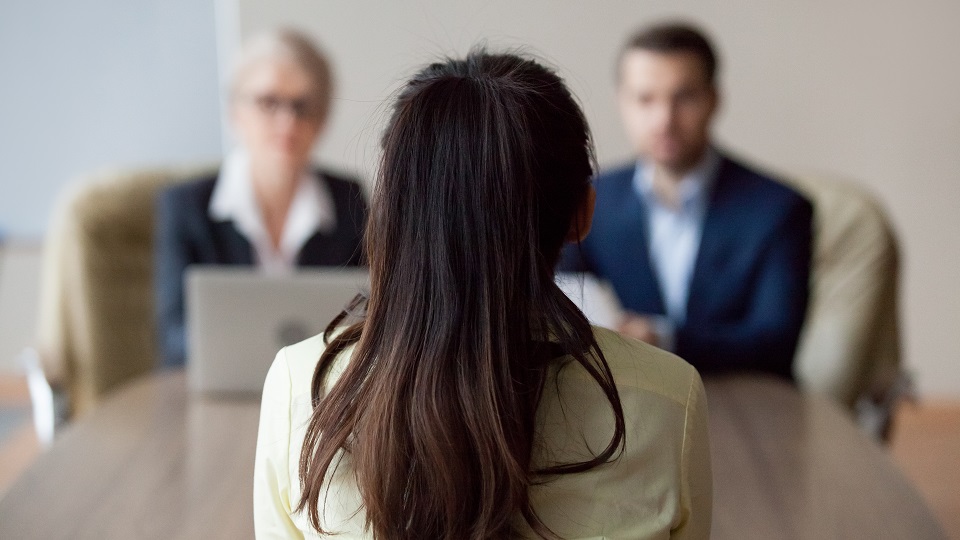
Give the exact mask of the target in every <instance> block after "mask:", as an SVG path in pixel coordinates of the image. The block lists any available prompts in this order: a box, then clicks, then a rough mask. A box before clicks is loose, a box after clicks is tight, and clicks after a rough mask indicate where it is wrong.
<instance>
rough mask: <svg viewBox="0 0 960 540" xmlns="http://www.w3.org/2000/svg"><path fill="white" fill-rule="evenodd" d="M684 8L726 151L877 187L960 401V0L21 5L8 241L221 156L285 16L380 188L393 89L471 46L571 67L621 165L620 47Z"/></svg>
mask: <svg viewBox="0 0 960 540" xmlns="http://www.w3.org/2000/svg"><path fill="white" fill-rule="evenodd" d="M673 16H682V17H686V18H688V19H691V20H693V21H695V22H698V23H700V24H701V25H702V26H703V27H705V28H706V29H707V30H708V31H709V32H711V33H712V35H713V37H714V40H715V42H716V45H717V47H718V48H719V50H720V54H721V56H722V66H721V83H722V87H723V91H724V95H723V107H722V111H721V115H720V118H719V122H718V125H717V136H718V139H719V140H720V141H721V142H722V144H724V145H725V146H726V147H727V148H729V149H731V150H733V151H735V152H737V153H739V154H741V155H742V156H744V157H746V158H747V159H749V160H751V161H753V162H754V163H756V164H758V165H760V166H762V167H766V168H767V169H770V170H772V171H775V172H780V173H784V174H815V175H825V176H831V177H840V178H847V179H850V180H853V181H856V182H857V183H859V184H861V185H863V186H865V187H867V188H868V189H869V190H870V191H873V192H874V193H875V194H876V195H877V197H878V198H879V200H880V201H881V203H882V204H883V205H884V206H885V208H886V209H887V211H888V213H889V215H890V217H891V219H892V222H893V225H894V227H895V229H896V231H897V233H898V235H899V239H900V243H901V250H902V255H903V263H902V264H903V276H904V278H903V287H902V297H903V315H904V317H903V319H904V320H903V328H904V345H905V358H906V362H907V364H908V365H909V367H910V368H911V369H912V371H913V373H914V376H915V378H916V381H917V385H918V390H919V392H920V394H921V395H923V396H930V397H933V396H937V397H944V398H957V399H960V367H958V366H960V362H958V356H960V332H957V328H960V286H958V285H957V284H956V280H955V275H956V270H955V269H956V268H957V266H958V265H960V240H958V238H957V235H956V231H957V230H960V212H958V211H957V209H960V152H958V151H957V148H960V100H958V99H957V96H958V95H960V70H958V69H957V68H956V55H957V53H958V52H960V34H957V33H956V32H954V31H953V26H954V25H955V23H956V21H958V20H960V4H958V3H957V2H953V1H951V0H918V1H914V2H906V1H905V0H899V1H883V2H876V1H873V0H851V1H848V2H842V3H840V4H838V3H835V2H826V1H820V0H813V1H805V2H792V1H791V2H765V1H761V0H727V1H724V2H719V1H704V0H695V1H676V0H669V1H639V2H638V1H631V2H626V1H605V2H602V3H599V4H589V5H588V4H586V3H583V2H576V1H572V0H570V1H549V2H548V1H528V2H522V3H516V2H508V1H506V0H494V1H480V0H475V1H466V2H456V3H451V2H441V1H425V0H418V1H411V2H404V3H402V4H393V3H382V2H374V1H371V0H361V1H346V0H327V1H324V2H313V1H308V0H303V1H294V0H280V1H266V0H218V1H214V2H197V1H192V0H191V1H187V0H167V1H163V2H160V1H142V2H136V3H130V2H122V1H119V0H88V1H87V2H83V3H82V4H76V3H70V2H55V1H50V0H40V1H26V0H6V1H5V2H3V3H2V4H0V68H2V73H3V74H4V75H3V84H2V85H0V186H2V191H0V231H2V234H3V235H4V237H5V238H6V243H7V244H8V245H9V244H17V243H21V244H22V243H25V242H26V243H37V242H40V241H41V239H42V238H43V234H44V232H45V231H46V229H47V226H48V223H49V221H50V218H51V213H52V210H53V208H54V205H55V201H56V200H57V197H58V195H59V194H60V193H61V192H62V190H63V189H64V187H65V186H67V185H68V184H70V183H71V182H72V181H74V179H76V178H77V177H79V176H81V175H83V174H87V173H90V172H93V171H96V170H100V169H103V168H114V167H120V166H143V165H169V164H194V163H212V162H216V161H217V160H218V159H219V158H220V156H221V155H222V153H223V151H224V149H226V148H229V146H230V135H229V126H228V125H227V122H226V118H225V117H224V116H223V115H222V114H221V111H222V99H221V98H222V95H223V93H222V92H221V87H222V81H223V80H224V77H225V76H226V73H227V70H228V69H229V63H230V59H231V58H232V55H233V52H234V51H235V50H236V48H237V47H238V45H239V43H240V40H241V39H242V38H243V37H245V36H248V35H250V34H252V33H255V32H257V31H258V30H262V29H265V28H269V27H273V26H276V25H279V24H286V25H293V26H296V27H298V28H301V29H304V30H306V31H308V32H309V33H310V34H311V35H313V36H315V37H316V38H317V40H318V41H319V42H320V43H321V44H322V45H323V47H324V48H325V49H326V51H327V52H328V54H329V55H330V57H331V58H332V59H333V62H334V64H335V65H334V67H335V69H336V77H337V95H336V98H335V99H336V101H335V104H334V107H333V118H332V120H331V123H330V126H329V128H328V130H327V132H326V135H325V136H324V138H323V139H322V140H321V144H320V145H319V146H318V149H317V154H318V158H319V159H321V160H322V161H323V162H325V163H328V164H331V165H334V166H338V167H342V168H344V169H346V170H356V171H358V172H360V174H361V178H362V179H364V180H366V181H368V182H369V181H370V179H371V178H372V173H373V170H374V166H375V160H376V147H375V141H376V138H377V134H378V132H379V127H380V125H381V122H382V120H383V112H384V100H385V99H386V98H387V97H388V96H389V94H390V92H391V91H392V90H393V89H394V88H395V87H396V86H397V84H398V82H399V81H401V80H402V79H403V78H404V77H405V76H406V75H408V74H410V73H411V72H412V70H413V69H414V68H415V67H416V66H418V65H419V64H421V63H423V62H425V61H427V60H428V59H430V58H434V57H437V56H441V55H446V54H456V53H462V52H464V51H466V50H467V49H469V48H470V46H471V45H473V44H476V43H487V44H488V45H489V46H490V47H492V48H497V47H511V46H522V47H524V48H525V49H526V50H527V51H529V52H531V53H533V54H536V55H538V56H539V57H541V58H543V59H545V60H546V61H548V62H550V63H553V64H555V65H556V66H557V67H559V69H560V71H561V72H562V74H563V75H564V76H565V77H566V78H567V79H568V81H569V83H570V84H571V86H572V87H573V88H574V90H575V91H576V93H577V95H578V96H579V97H580V99H581V100H582V102H583V105H584V107H585V109H586V112H587V115H588V117H589V120H590V123H591V126H592V128H593V130H594V135H595V138H596V144H597V150H598V154H599V157H600V161H601V165H610V164H613V163H616V162H618V161H620V160H623V159H627V158H629V156H630V151H629V149H628V147H627V143H626V140H625V138H624V136H623V135H622V131H621V128H620V123H619V119H618V117H617V112H616V108H615V103H614V99H613V97H614V83H613V66H614V58H615V55H616V52H617V50H618V48H619V47H620V45H621V43H622V41H623V40H624V38H625V36H626V35H627V34H628V33H629V32H630V31H631V30H633V29H634V28H636V27H638V26H639V25H641V24H643V23H645V22H650V21H653V20H657V19H660V18H664V17H673ZM27 285H29V284H27ZM15 289H18V291H19V290H21V289H22V288H21V287H16V288H15ZM20 292H22V291H20ZM24 309H27V308H24ZM18 333H19V332H18ZM19 337H20V338H27V337H29V332H28V333H27V335H23V334H21V335H20V336H19ZM17 348H18V347H17V346H13V350H17ZM9 350H10V349H9V348H5V349H3V351H4V354H3V355H2V356H0V361H3V362H6V361H8V359H9V358H10V355H9V354H6V353H7V351H9Z"/></svg>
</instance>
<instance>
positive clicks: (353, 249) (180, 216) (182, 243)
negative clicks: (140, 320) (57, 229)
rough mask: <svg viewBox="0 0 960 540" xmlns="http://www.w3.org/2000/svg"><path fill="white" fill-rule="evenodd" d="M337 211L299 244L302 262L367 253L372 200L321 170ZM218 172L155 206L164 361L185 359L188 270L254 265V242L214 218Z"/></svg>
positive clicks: (165, 195) (356, 258) (167, 194)
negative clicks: (329, 228) (329, 225)
mask: <svg viewBox="0 0 960 540" xmlns="http://www.w3.org/2000/svg"><path fill="white" fill-rule="evenodd" d="M316 175H317V177H318V178H317V181H320V178H319V176H321V175H322V176H323V179H324V180H325V181H326V184H327V187H328V189H329V191H330V195H331V196H332V198H333V203H334V207H335V208H336V212H337V229H336V230H335V231H334V232H333V233H331V234H323V233H319V232H318V233H316V234H314V235H313V236H312V237H310V239H309V240H307V243H306V244H304V246H303V248H302V249H301V250H300V254H299V256H298V258H297V265H298V266H358V265H360V264H361V261H362V258H363V248H362V243H363V229H364V226H365V225H366V220H367V204H366V201H365V199H364V197H363V191H362V190H361V188H360V185H359V184H357V182H356V181H354V180H352V179H348V178H345V177H341V176H336V175H334V174H331V173H329V172H326V171H323V172H320V171H317V172H316ZM216 179H217V177H216V176H215V175H214V176H210V177H206V178H200V179H197V180H195V181H192V182H187V183H185V184H181V185H178V186H174V187H172V188H169V189H166V190H164V191H162V192H161V193H160V195H159V196H158V199H157V206H156V226H155V239H154V246H155V264H154V270H155V274H154V279H155V286H154V290H155V292H156V309H157V324H158V331H159V337H160V353H161V357H162V361H163V364H164V365H168V366H177V365H183V364H184V361H185V360H186V338H185V333H184V297H183V295H184V290H183V275H184V271H185V270H186V269H187V266H189V265H191V264H222V265H252V264H253V263H254V258H253V247H252V246H251V245H250V242H248V241H247V239H246V238H244V236H243V235H242V234H240V232H239V231H237V229H236V228H235V227H234V225H233V222H231V221H213V220H211V219H210V215H209V207H210V198H211V196H212V195H213V188H214V185H215V183H216Z"/></svg>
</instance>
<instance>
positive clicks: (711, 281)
mask: <svg viewBox="0 0 960 540" xmlns="http://www.w3.org/2000/svg"><path fill="white" fill-rule="evenodd" d="M732 172H733V171H732V169H731V166H730V162H729V161H728V160H727V159H724V160H723V162H722V163H721V165H720V170H719V171H718V172H717V178H716V182H715V184H714V187H713V193H712V194H711V196H710V204H709V206H708V207H707V214H706V216H705V217H704V221H703V231H702V233H701V236H700V247H699V249H698V250H697V259H696V263H695V264H694V267H693V275H692V276H691V278H690V291H689V295H688V297H687V319H688V320H689V319H690V318H691V316H693V317H694V318H696V316H697V314H698V313H699V311H700V310H701V307H702V306H704V305H710V302H711V300H710V298H709V297H708V295H709V294H710V293H711V291H716V290H717V289H718V288H722V284H719V285H720V287H718V283H717V276H718V275H720V274H721V272H719V270H720V269H722V268H723V267H724V266H725V264H726V262H727V261H726V259H727V258H728V257H729V255H730V253H731V248H733V247H735V245H736V242H737V238H736V234H737V232H736V231H737V230H736V228H735V227H731V226H730V224H731V223H736V222H737V220H738V213H739V212H740V211H741V210H742V209H740V208H739V207H738V202H737V197H736V178H734V177H733V175H732Z"/></svg>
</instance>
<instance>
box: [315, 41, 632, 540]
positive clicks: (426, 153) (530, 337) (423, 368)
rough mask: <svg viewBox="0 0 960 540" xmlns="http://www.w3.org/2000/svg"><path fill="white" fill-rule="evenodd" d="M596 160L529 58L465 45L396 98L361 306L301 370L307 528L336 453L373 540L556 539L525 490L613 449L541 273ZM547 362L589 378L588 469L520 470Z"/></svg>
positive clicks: (567, 325)
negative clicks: (523, 534) (526, 533)
mask: <svg viewBox="0 0 960 540" xmlns="http://www.w3.org/2000/svg"><path fill="white" fill-rule="evenodd" d="M593 161H594V160H593V153H592V144H591V141H590V135H589V131H588V128H587V124H586V120H585V119H584V116H583V113H582V112H581V110H580V108H579V106H578V105H577V103H576V101H575V100H574V98H573V97H572V96H571V94H570V92H569V91H568V90H567V88H566V86H565V85H564V83H563V81H562V80H561V79H560V78H559V77H558V76H557V75H556V74H555V73H554V72H553V71H551V70H549V69H547V68H545V67H543V66H541V65H540V64H538V63H536V62H534V61H531V60H527V59H524V58H521V57H519V56H517V55H513V54H489V53H486V52H485V51H482V50H480V51H475V52H473V53H471V54H470V55H468V56H467V57H466V58H465V59H458V60H447V61H445V62H442V63H435V64H431V65H429V66H427V67H426V68H425V69H423V70H422V71H420V72H419V73H418V74H417V75H416V76H414V77H413V79H412V80H410V81H409V83H408V84H407V85H406V86H405V87H404V88H403V89H402V90H401V91H400V94H399V96H398V98H397V100H396V104H395V106H394V108H393V112H392V115H391V118H390V121H389V124H388V126H387V129H386V132H385V134H384V137H383V158H382V163H381V167H380V173H379V178H378V181H377V185H376V188H375V190H374V194H373V201H372V209H371V213H370V219H369V222H368V224H367V232H366V242H367V257H368V260H369V263H370V280H371V288H370V297H369V301H368V303H367V309H366V315H365V318H364V319H363V320H362V321H361V322H359V323H355V324H353V325H350V326H348V327H347V328H345V329H343V330H342V331H341V333H339V334H337V335H336V337H335V338H333V339H332V340H331V341H330V342H329V344H328V347H327V349H326V351H325V352H324V353H323V355H322V357H321V358H320V361H319V363H318V365H317V368H316V372H315V373H314V377H313V391H312V393H313V400H314V410H313V415H312V417H311V419H310V423H309V426H308V428H307V433H306V438H305V440H304V445H303V450H302V452H301V455H300V482H301V485H302V494H301V498H300V501H299V504H298V506H297V510H298V511H302V510H303V509H304V508H306V509H307V511H308V515H309V519H310V523H311V524H312V526H313V527H315V528H316V529H317V530H318V531H321V532H324V530H323V524H322V522H321V518H320V513H321V508H322V506H323V503H322V500H321V498H322V497H323V496H324V493H323V491H324V477H325V475H326V474H327V473H328V471H331V472H332V470H333V469H334V468H335V467H336V466H337V465H338V464H339V459H340V457H339V456H340V451H341V450H343V451H344V452H347V453H349V456H350V459H351V461H352V464H351V466H352V470H353V473H354V474H355V477H356V483H357V486H358V488H359V492H360V495H361V497H362V499H363V505H364V511H365V516H366V524H367V526H368V527H369V529H370V530H371V531H372V532H373V535H374V536H375V537H376V538H381V539H422V538H431V539H433V538H437V539H451V540H452V539H457V540H460V539H487V538H507V537H511V536H514V535H515V534H516V532H517V527H518V525H520V524H521V523H522V522H519V523H518V522H517V521H516V519H517V517H518V516H522V517H523V518H524V519H525V520H526V522H527V523H528V524H529V525H530V527H531V528H532V529H533V530H534V531H535V532H536V533H537V534H539V535H541V536H545V537H548V536H552V533H551V531H550V530H549V529H548V528H547V527H546V526H545V525H544V524H543V523H542V522H541V521H540V519H539V518H538V517H537V515H536V513H535V512H534V509H533V508H532V506H531V503H530V498H529V496H528V488H529V487H530V486H531V485H532V484H534V483H537V482H540V481H545V480H547V479H548V477H549V476H550V475H555V474H568V473H577V472H580V471H584V470H587V469H590V468H593V467H596V466H599V465H601V464H603V463H606V462H607V461H609V460H611V459H613V458H614V457H615V456H617V455H618V453H619V452H620V451H621V450H622V445H623V434H624V420H623V411H622V408H621V404H620V397H619V395H618V393H617V388H616V386H615V384H614V381H613V376H612V374H611V372H610V368H609V366H608V365H607V362H606V360H605V359H604V357H603V354H602V353H601V351H600V349H599V347H598V345H597V342H596V340H595V338H594V336H593V332H592V330H591V328H590V325H589V323H588V322H587V320H586V318H585V317H584V316H583V314H582V313H581V312H580V311H579V310H578V309H577V307H576V306H575V305H574V304H573V303H572V302H571V301H570V300H569V299H568V298H567V297H566V296H565V295H564V294H563V292H561V291H560V289H559V288H558V287H557V286H556V285H555V283H554V278H553V272H554V265H555V264H556V262H557V259H558V257H559V253H560V249H561V247H562V245H563V242H564V240H565V238H566V237H567V236H568V234H569V232H570V230H571V226H572V225H574V226H575V224H576V222H577V220H575V219H574V218H575V214H576V213H577V212H578V210H579V209H580V207H581V203H582V202H583V200H584V198H585V197H586V196H587V193H588V190H589V182H590V176H591V174H592V170H593V167H592V165H593ZM328 337H329V333H328ZM353 344H356V348H355V349H354V351H353V353H352V357H351V359H350V361H349V364H348V367H347V368H346V370H345V371H344V373H343V374H342V376H340V378H339V379H338V380H337V381H336V382H335V384H334V385H333V387H332V388H331V390H330V392H329V393H327V394H326V395H324V391H323V389H324V382H325V380H326V377H327V372H328V370H329V368H330V366H331V363H332V362H333V360H334V359H335V358H336V356H337V355H338V354H340V353H341V352H343V350H344V349H346V348H347V347H349V346H350V345H353ZM560 357H565V358H567V360H568V361H574V362H576V363H579V365H580V366H582V369H585V370H586V371H587V372H588V373H589V374H590V375H591V376H592V377H593V379H595V380H596V383H597V384H598V385H599V386H600V387H601V388H602V390H603V392H604V393H605V395H606V397H607V399H608V400H609V403H610V408H611V411H612V412H611V414H612V415H613V416H614V417H615V420H616V421H615V431H614V435H613V437H612V438H611V439H610V442H609V444H608V445H607V446H606V448H604V449H603V450H602V451H601V452H599V453H598V454H597V455H596V456H595V457H594V458H593V459H590V460H589V461H584V462H577V463H562V464H553V465H550V466H549V467H546V468H542V469H539V470H533V468H532V465H531V454H532V449H533V447H534V427H535V426H534V424H535V414H536V410H537V406H538V404H539V402H540V398H541V395H542V394H543V392H544V391H545V386H546V385H545V382H546V380H547V375H548V371H547V370H548V368H549V367H550V365H551V363H552V362H556V361H558V359H559V358H560ZM571 359H572V360H571ZM546 387H547V388H548V389H554V390H555V388H553V387H552V386H546ZM547 391H549V390H547Z"/></svg>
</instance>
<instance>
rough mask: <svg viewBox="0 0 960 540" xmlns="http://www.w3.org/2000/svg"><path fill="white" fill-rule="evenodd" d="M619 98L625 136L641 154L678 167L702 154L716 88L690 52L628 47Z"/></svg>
mask: <svg viewBox="0 0 960 540" xmlns="http://www.w3.org/2000/svg"><path fill="white" fill-rule="evenodd" d="M618 101H619V104H620V115H621V118H622V119H623V123H624V127H625V129H626V131H627V136H628V137H629V139H630V142H631V143H632V144H633V148H634V150H635V151H636V152H637V153H638V154H639V155H640V156H641V157H643V158H644V159H647V160H650V161H652V162H653V163H654V164H656V165H657V166H660V167H664V168H666V169H669V170H672V171H675V172H677V173H683V172H686V171H687V170H689V169H690V168H692V167H694V166H695V165H696V164H697V162H698V161H699V160H700V158H702V157H703V152H704V151H705V150H706V148H707V145H708V144H709V135H710V134H709V132H710V122H711V120H712V119H713V114H714V112H715V111H716V108H717V92H716V89H715V88H714V87H713V84H712V83H711V82H710V81H709V80H708V79H707V75H706V72H705V70H704V67H703V63H702V61H701V60H700V58H699V57H698V56H697V55H695V54H694V53H691V52H686V51H679V52H671V53H659V52H653V51H646V50H641V49H633V50H630V51H627V52H626V53H625V54H624V56H623V60H622V61H621V63H620V85H619V88H618Z"/></svg>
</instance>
